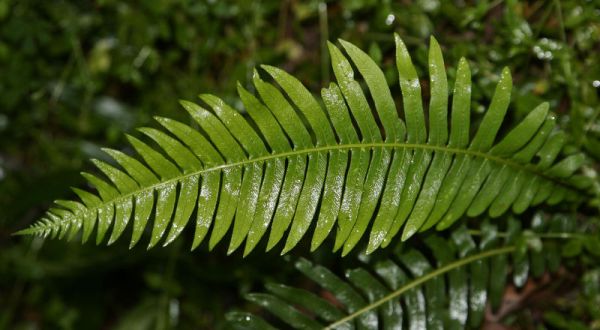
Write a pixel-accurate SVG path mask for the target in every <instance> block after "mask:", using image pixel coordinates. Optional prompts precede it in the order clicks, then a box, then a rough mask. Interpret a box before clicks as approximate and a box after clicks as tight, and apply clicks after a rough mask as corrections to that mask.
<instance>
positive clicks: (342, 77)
mask: <svg viewBox="0 0 600 330" xmlns="http://www.w3.org/2000/svg"><path fill="white" fill-rule="evenodd" d="M340 44H341V46H342V47H341V49H340V48H338V47H336V46H335V45H334V44H332V43H329V44H328V49H329V53H330V57H331V62H332V69H333V73H334V76H335V77H336V80H337V82H335V83H331V84H330V85H329V87H327V88H325V89H323V90H322V91H321V100H319V99H317V98H316V97H315V96H313V94H311V92H310V91H309V90H308V89H307V88H306V87H305V86H304V85H303V84H302V83H301V82H300V81H299V80H298V79H296V78H294V77H293V76H292V75H290V74H288V73H286V72H284V71H282V70H281V69H277V68H274V67H271V66H261V68H262V70H264V72H263V71H261V72H263V74H264V73H265V72H266V74H268V75H269V76H270V78H272V82H267V81H265V80H263V78H261V76H260V73H259V72H258V71H255V72H254V76H253V79H252V80H253V84H254V88H255V89H256V92H257V95H253V94H252V93H250V92H248V91H247V90H246V89H244V88H242V87H241V85H238V94H239V95H240V99H241V101H242V102H241V103H242V104H243V106H244V108H245V110H246V111H245V113H244V112H238V111H237V110H235V109H234V108H233V107H231V106H229V105H227V104H226V103H225V102H224V101H223V100H221V99H219V98H218V97H216V96H213V95H209V94H202V95H201V96H200V100H201V102H202V103H203V105H200V104H196V103H193V102H189V101H181V102H180V103H181V105H182V106H183V108H184V109H185V110H186V111H187V112H188V113H189V114H190V116H191V117H192V119H193V121H194V127H192V125H188V124H184V123H181V122H177V121H174V120H172V119H168V118H160V117H159V118H156V120H157V122H158V123H159V124H160V125H161V126H162V128H161V129H156V128H141V129H140V132H141V133H142V135H143V138H138V137H134V136H127V138H128V140H129V142H130V144H131V145H132V146H133V149H134V150H135V155H126V154H125V153H123V152H120V151H116V150H110V149H106V150H105V151H106V153H107V154H109V155H110V156H111V157H112V158H113V159H114V160H115V162H116V163H115V164H109V163H106V162H101V161H97V160H96V161H94V163H95V164H96V166H97V167H98V169H99V172H102V176H99V175H95V174H85V175H84V177H85V178H86V179H87V181H88V182H89V183H90V184H91V185H92V186H94V187H95V188H96V192H95V193H85V192H83V191H82V190H77V192H76V194H77V195H78V196H79V199H80V200H81V202H78V201H72V203H69V202H64V201H63V202H60V203H57V204H56V205H55V206H54V207H53V208H52V209H51V210H49V211H48V213H47V214H46V215H45V216H44V217H42V219H41V220H40V221H39V222H37V223H35V224H33V225H32V226H31V227H30V228H28V229H25V230H23V231H21V232H20V233H21V234H34V235H39V236H44V237H45V236H50V237H58V238H66V239H71V238H74V237H76V235H77V234H78V233H79V232H81V239H82V241H86V240H88V239H89V237H90V236H91V235H92V234H93V231H94V229H95V230H96V241H97V243H100V242H102V241H104V239H105V238H106V235H107V233H109V231H110V237H109V239H108V244H112V243H114V242H115V241H117V240H118V239H120V238H121V237H122V236H123V233H125V232H128V231H126V229H127V227H128V226H131V227H132V230H131V242H130V247H133V246H134V245H136V244H137V243H138V242H139V240H140V239H141V238H142V236H143V233H144V232H146V231H149V232H150V238H149V243H148V247H149V248H151V247H153V246H155V245H157V244H159V243H161V244H162V245H168V244H170V243H171V242H173V241H174V240H176V239H179V238H180V237H181V234H182V233H183V232H184V231H185V228H186V227H188V226H189V227H191V226H193V227H194V228H195V232H194V236H193V241H192V244H191V246H192V249H195V248H197V247H198V246H199V245H200V244H201V243H202V242H204V241H205V240H208V247H209V249H212V248H214V247H215V245H216V244H218V243H219V242H220V241H221V240H223V239H224V238H225V237H228V238H229V237H230V241H229V247H228V253H233V252H234V251H237V250H238V249H239V248H240V247H241V246H242V245H244V249H243V250H244V251H243V253H244V255H247V254H248V253H250V252H251V251H253V250H254V249H255V248H256V246H257V245H258V244H259V242H260V241H261V240H262V239H264V238H265V237H264V236H266V234H267V231H269V233H268V239H267V244H266V245H267V250H271V249H273V248H274V247H275V246H277V245H279V244H281V246H282V250H281V251H282V253H286V252H288V251H290V250H291V249H293V248H294V247H296V246H297V245H298V244H299V242H300V241H302V240H303V239H305V237H306V236H311V235H312V242H311V249H312V250H314V249H316V248H317V247H319V246H320V245H321V244H322V243H323V242H324V241H325V240H326V239H327V238H328V237H330V236H331V235H335V239H334V240H333V250H335V251H338V250H341V254H342V255H347V254H349V253H350V252H351V251H352V250H354V249H355V247H356V246H357V245H359V244H360V242H361V240H363V238H364V237H365V236H367V237H368V244H367V252H368V253H371V252H373V251H375V250H376V249H378V248H380V247H386V246H388V245H389V244H391V243H392V242H394V241H395V240H397V239H398V234H399V233H401V236H400V239H402V240H407V239H408V238H410V237H412V236H413V235H414V234H415V233H417V232H419V231H427V230H429V229H430V228H432V227H434V226H435V227H436V228H437V229H444V228H447V227H449V226H451V225H452V224H454V223H455V222H456V221H457V220H458V219H460V218H461V217H463V216H465V215H466V216H470V217H476V216H480V215H482V214H483V213H485V212H488V213H489V215H490V216H492V217H498V216H500V215H502V214H505V213H506V212H507V211H508V210H509V209H511V208H512V210H514V211H515V212H516V213H522V212H524V211H525V210H526V209H527V208H528V207H530V206H531V205H538V204H540V203H542V202H547V203H548V204H556V203H559V202H562V201H568V202H570V201H577V199H579V198H580V196H583V195H585V194H586V193H587V192H588V190H589V189H592V188H591V187H590V186H591V185H590V184H588V183H586V182H585V180H584V179H583V178H584V176H582V175H581V174H580V173H579V171H580V169H581V167H582V166H584V165H585V163H586V162H587V160H586V157H585V156H584V155H583V154H581V153H577V152H576V151H569V152H568V154H569V155H568V156H566V157H565V158H562V159H561V158H559V155H561V152H562V149H563V145H564V144H565V140H566V137H565V134H564V133H563V132H561V131H560V130H558V129H557V128H556V123H555V122H556V120H555V116H554V115H553V114H551V113H550V112H549V105H548V104H547V103H542V104H541V105H539V106H538V107H536V108H534V109H533V110H532V111H530V112H529V113H528V115H527V116H526V117H525V118H524V119H523V120H521V121H519V122H518V123H516V126H515V127H514V128H512V129H511V128H510V127H506V129H504V128H505V127H504V126H507V125H505V121H506V120H505V119H506V117H507V114H508V111H509V110H508V109H509V105H510V97H511V90H512V79H511V75H510V73H509V71H508V69H504V70H503V71H502V73H501V75H500V79H499V82H498V85H497V87H496V91H495V93H494V96H493V97H492V100H491V103H490V105H489V107H488V110H487V111H486V113H485V114H484V116H483V118H482V119H481V121H480V124H479V125H478V126H476V127H471V122H470V121H471V118H470V117H471V113H470V109H471V100H470V98H471V87H472V84H471V73H470V70H469V66H468V64H467V61H466V60H465V59H461V60H460V61H459V63H458V68H457V71H456V75H455V77H456V80H455V81H454V84H453V86H454V90H453V93H452V96H451V97H452V102H451V104H450V105H449V102H448V96H449V95H450V93H449V90H448V86H449V82H448V81H447V75H446V69H445V66H446V64H445V62H444V59H443V56H442V52H441V47H440V45H438V43H437V41H436V40H435V39H433V38H432V39H431V42H430V48H429V55H428V69H429V84H428V86H429V89H430V90H429V93H428V95H430V97H429V99H428V104H425V103H424V101H423V97H422V92H423V91H422V88H421V80H420V78H419V77H418V75H417V70H416V69H415V67H414V65H413V62H412V59H411V56H410V54H409V51H408V48H407V47H406V45H405V44H404V42H403V41H402V40H401V39H400V37H399V36H398V35H396V36H395V44H396V52H395V55H396V57H395V59H396V65H395V69H396V71H397V74H398V78H399V84H400V89H401V95H393V94H392V92H391V89H390V87H389V86H388V84H387V82H386V78H385V77H386V75H385V74H384V73H383V71H382V69H381V68H380V67H379V66H378V65H377V64H376V62H375V61H373V60H372V59H371V58H370V57H369V55H367V53H365V52H364V51H362V50H360V49H359V48H358V47H356V46H354V45H352V44H351V43H349V42H346V41H343V40H340ZM355 69H356V70H357V72H356V73H355V71H354V70H355ZM363 86H364V88H363ZM320 101H322V102H320ZM474 116H475V115H474ZM426 119H427V120H426ZM448 123H449V124H448ZM427 125H428V127H427ZM501 127H502V128H503V129H501ZM471 131H473V132H474V135H473V137H472V138H471V135H470V132H471ZM504 132H507V133H506V134H504ZM194 215H195V216H194ZM149 227H152V228H151V229H150V228H149ZM282 242H284V243H282ZM492 263H493V261H492ZM497 266H500V265H497ZM503 269H504V268H503V267H500V270H503ZM413 298H414V299H415V303H418V302H419V299H420V298H419V297H418V295H416V296H414V297H411V299H413ZM459 321H460V322H463V321H462V320H459ZM436 324H437V323H436Z"/></svg>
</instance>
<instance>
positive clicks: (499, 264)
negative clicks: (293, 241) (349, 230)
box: [226, 214, 592, 329]
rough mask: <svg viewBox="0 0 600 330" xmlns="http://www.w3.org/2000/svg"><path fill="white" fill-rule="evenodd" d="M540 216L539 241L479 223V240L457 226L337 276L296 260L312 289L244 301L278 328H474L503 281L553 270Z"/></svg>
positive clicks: (239, 316)
mask: <svg viewBox="0 0 600 330" xmlns="http://www.w3.org/2000/svg"><path fill="white" fill-rule="evenodd" d="M536 217H541V215H539V214H538V215H537V216H536ZM540 219H541V218H539V219H534V221H533V222H534V228H533V230H535V231H542V232H543V233H541V234H539V235H540V236H537V234H534V233H533V232H532V231H531V230H529V231H523V230H522V228H521V227H520V222H518V221H517V220H515V219H511V221H509V224H508V230H507V232H504V233H500V232H498V228H497V227H496V226H494V225H491V224H489V223H484V224H483V226H482V231H481V232H476V233H477V234H480V233H483V235H481V236H479V235H478V236H479V237H476V236H474V235H473V234H472V232H471V231H469V230H467V229H466V228H464V227H460V228H458V229H457V230H455V231H453V232H452V233H451V235H450V237H449V238H448V239H445V238H442V237H441V236H439V235H428V236H427V237H425V239H424V240H423V243H424V244H422V245H419V246H420V247H411V248H408V249H406V246H403V249H397V250H396V251H394V252H393V253H392V255H391V256H390V257H389V258H386V259H383V260H374V261H371V262H368V263H367V264H364V266H361V267H359V268H356V269H351V270H348V271H346V272H345V278H342V277H339V276H338V275H336V274H335V273H334V272H332V271H330V270H329V269H327V268H325V267H323V266H320V265H315V264H312V263H311V262H310V261H308V260H305V259H300V260H299V261H297V262H296V264H295V266H296V268H297V269H298V270H299V271H300V272H301V273H303V274H304V275H305V276H307V277H308V278H310V279H311V281H312V282H314V283H316V284H317V285H318V286H316V287H315V288H313V289H311V290H307V289H300V288H294V287H290V286H287V285H283V284H274V283H269V284H266V290H267V291H268V293H250V294H248V295H246V299H247V300H249V301H250V302H252V303H254V304H257V305H259V306H261V307H263V309H265V310H266V311H268V312H269V313H270V314H273V315H274V316H275V318H276V319H278V320H279V321H281V322H282V323H280V324H281V325H285V328H295V329H355V328H358V329H400V328H402V327H403V326H407V327H408V328H409V329H464V328H479V327H480V326H481V323H482V321H483V318H484V315H485V310H486V306H488V304H489V305H491V307H492V310H497V309H498V307H499V306H500V303H501V302H502V297H503V294H504V288H505V286H506V285H507V283H509V282H511V283H512V284H513V285H515V286H516V287H519V288H520V287H523V286H524V284H525V283H526V281H527V279H528V278H529V277H540V276H541V275H542V274H544V273H546V272H548V271H549V272H555V271H557V270H558V265H560V258H561V252H560V250H557V249H556V244H553V243H557V242H553V241H555V239H554V238H551V239H548V241H545V242H544V244H542V243H541V240H540V237H543V235H544V234H550V235H549V237H556V236H552V235H551V233H550V231H553V230H556V229H557V228H556V226H561V225H562V224H561V221H562V219H560V218H558V217H555V218H551V219H544V220H546V222H547V223H545V224H542V223H541V222H540V221H539V220H540ZM540 225H542V226H543V227H540ZM561 234H562V235H565V233H561ZM566 235H569V234H566ZM575 235H577V234H575ZM590 237H592V236H590ZM544 240H546V239H544ZM571 240H574V239H571ZM558 243H560V242H558ZM413 246H415V245H413ZM556 259H558V263H556V261H555V260H556ZM308 287H312V286H310V285H309V286H308ZM226 317H227V319H228V321H229V325H230V326H231V327H232V328H234V329H268V328H270V327H272V325H270V324H269V323H267V322H266V321H264V320H263V319H261V318H260V317H258V316H256V315H254V314H251V313H246V312H230V313H228V314H227V315H226ZM270 319H271V320H274V319H273V318H270ZM281 325H280V327H281Z"/></svg>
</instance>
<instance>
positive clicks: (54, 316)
mask: <svg viewBox="0 0 600 330" xmlns="http://www.w3.org/2000/svg"><path fill="white" fill-rule="evenodd" d="M476 3H477V4H476V5H475V4H473V3H471V2H470V1H437V0H422V1H376V0H363V1H361V0H347V1H341V2H335V1H200V2H194V1H184V0H170V1H169V0H156V1H150V0H147V1H143V0H139V1H112V0H99V1H41V0H39V1H32V0H0V328H7V329H55V328H56V329H109V328H110V329H112V328H119V329H135V328H138V329H154V328H169V327H173V328H183V329H188V328H190V329H192V328H193V329H197V328H214V327H221V326H222V323H223V314H224V312H225V311H227V310H229V309H231V308H232V307H234V306H237V307H244V302H243V301H242V299H241V298H240V297H241V295H242V294H243V293H245V292H248V290H251V289H254V290H256V289H261V288H262V286H261V283H263V282H264V281H265V280H279V281H281V280H285V281H286V282H288V283H290V282H293V281H294V279H295V278H296V275H294V272H293V271H292V270H291V267H290V266H289V265H288V264H286V263H285V261H284V259H281V258H278V257H277V253H276V252H275V253H270V254H269V255H268V256H266V257H265V256H264V255H263V254H261V253H254V254H253V255H252V256H250V257H249V258H246V259H242V258H241V256H240V255H238V254H235V255H233V256H229V257H227V256H226V255H225V251H224V250H223V249H222V248H217V251H216V252H213V253H208V252H207V251H206V250H207V248H206V246H204V245H203V246H202V247H201V248H200V249H199V250H198V251H195V252H193V253H190V252H189V246H190V243H191V240H190V237H189V235H188V236H187V237H185V238H183V239H180V240H179V241H178V242H177V243H176V244H173V245H172V246H170V247H168V248H164V249H163V248H156V249H154V250H152V251H149V252H147V251H145V249H144V248H143V247H142V246H141V245H139V246H138V247H136V248H135V249H133V251H129V250H128V249H127V246H126V242H125V241H126V240H123V241H121V242H120V243H118V244H116V245H115V246H111V247H108V248H107V247H104V246H103V247H96V246H94V245H93V244H91V243H88V244H85V245H83V246H82V245H80V244H79V243H75V242H72V243H66V242H62V241H60V242H59V241H43V240H40V239H31V238H23V237H13V236H11V234H12V233H13V232H15V231H17V230H19V229H22V228H24V227H26V226H28V225H29V224H30V223H31V222H32V221H34V220H36V218H38V217H39V216H40V215H41V214H42V212H43V211H44V210H45V209H46V208H47V207H48V206H49V205H50V203H51V201H53V200H54V199H58V198H69V197H72V194H71V193H70V192H69V187H70V186H81V185H82V182H83V180H82V179H81V178H80V176H79V174H78V173H79V171H81V170H93V169H92V166H91V164H90V163H89V162H88V161H87V159H89V158H91V157H100V158H102V157H105V156H104V155H102V154H101V153H100V152H99V148H100V147H103V146H109V147H113V148H118V149H127V146H126V144H125V142H124V141H125V139H124V134H123V133H130V134H137V133H136V132H135V127H138V126H144V125H154V126H156V124H154V123H153V122H152V116H157V115H158V116H168V117H173V118H178V119H180V120H183V121H187V122H189V119H188V118H187V116H186V115H185V113H184V111H182V109H181V108H180V107H179V106H178V103H177V100H178V99H189V100H195V98H196V95H197V94H199V93H213V94H216V95H218V96H220V97H222V98H224V99H225V100H227V101H228V102H230V103H231V104H232V105H234V106H236V107H238V108H239V106H240V105H239V102H238V101H237V99H236V97H235V94H234V92H235V88H236V82H237V81H240V82H241V83H242V84H243V85H245V86H246V87H248V88H251V86H250V85H249V81H250V79H249V78H250V77H251V75H252V72H253V69H254V67H255V66H257V65H258V64H261V63H268V64H271V65H275V66H279V67H282V68H284V69H286V70H288V71H289V72H291V73H293V74H294V75H295V76H297V77H298V78H299V79H301V80H302V81H303V82H304V83H305V84H306V85H307V86H308V87H309V88H310V89H311V90H312V91H314V92H318V91H319V89H320V87H321V86H326V83H327V82H328V80H329V75H330V73H329V69H328V68H327V65H328V58H327V55H326V54H325V53H324V52H323V45H324V41H325V40H328V39H329V40H335V39H337V38H343V39H346V40H348V41H351V42H353V43H355V44H357V45H358V46H359V47H361V48H363V49H365V50H368V52H369V53H370V54H371V55H372V56H373V57H374V58H375V60H376V61H378V62H379V63H380V64H381V65H382V66H383V67H384V68H385V71H386V76H387V78H388V80H389V82H390V84H392V85H394V84H395V83H396V81H397V77H396V72H395V71H394V70H393V66H394V63H393V57H392V55H393V54H392V53H393V35H392V33H393V32H397V33H398V34H399V35H400V36H401V37H402V38H403V39H404V41H405V42H406V44H407V46H408V47H409V50H410V51H411V53H412V54H413V61H414V62H415V64H416V65H417V67H418V70H419V74H420V76H421V77H422V78H424V79H425V80H423V84H424V90H425V91H426V90H427V82H426V77H427V76H426V74H425V73H426V71H425V70H424V69H426V59H427V57H426V54H427V53H426V51H427V44H428V38H429V36H431V35H434V36H435V37H436V38H437V39H438V41H439V42H440V44H441V45H442V47H443V49H444V53H445V60H446V65H447V67H448V75H449V78H450V80H451V81H452V80H453V78H454V67H455V66H456V63H457V62H458V59H459V58H460V57H461V56H464V57H466V58H467V59H468V60H469V63H470V64H471V70H472V72H473V81H474V85H475V86H474V96H473V98H474V105H473V110H474V111H475V112H482V111H483V110H484V106H483V105H484V104H486V103H487V102H488V100H489V97H490V94H491V93H492V92H493V89H494V84H495V83H496V81H497V80H498V77H499V73H500V72H501V69H502V67H504V66H509V67H510V68H511V71H512V72H513V75H514V82H515V85H516V87H515V89H514V93H513V104H512V105H513V109H514V110H513V111H512V112H511V116H512V117H513V118H515V119H516V118H519V117H522V116H523V115H524V114H526V113H527V112H528V111H529V110H531V109H532V108H533V107H534V106H535V105H537V104H538V103H539V102H541V101H543V100H547V101H549V102H550V105H551V109H552V110H553V111H554V112H556V113H558V114H559V122H560V123H561V125H562V127H563V128H564V129H566V130H567V131H568V132H569V133H570V136H571V140H570V142H569V143H570V145H571V146H573V147H583V148H585V149H587V150H588V151H589V152H590V153H591V155H593V156H595V157H598V156H599V154H600V143H599V142H598V141H599V137H600V128H599V127H598V125H599V124H598V119H597V117H598V108H599V103H598V91H599V88H598V87H594V81H598V84H599V85H600V58H599V54H600V1H532V2H520V3H517V2H516V1H477V2H476ZM324 54H325V55H324ZM425 94H426V92H425ZM424 97H425V98H427V95H424ZM188 234H189V233H188ZM306 251H307V249H306V248H302V247H301V248H299V249H298V252H296V253H295V254H307V253H306ZM316 258H317V259H319V260H321V261H322V262H329V263H330V265H331V264H333V263H335V265H334V267H335V268H340V267H342V266H343V264H345V263H348V262H349V261H348V260H344V261H339V260H338V259H337V257H332V256H330V255H328V254H327V253H326V251H322V252H319V253H317V255H316ZM336 260H337V261H336ZM250 309H252V308H251V307H250Z"/></svg>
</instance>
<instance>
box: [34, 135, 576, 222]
mask: <svg viewBox="0 0 600 330" xmlns="http://www.w3.org/2000/svg"><path fill="white" fill-rule="evenodd" d="M376 148H382V149H383V148H393V149H396V148H397V149H415V150H416V149H422V150H432V151H437V152H442V153H451V154H456V155H458V154H464V155H469V156H474V157H479V158H482V159H487V160H490V161H493V162H495V163H498V164H501V165H506V166H510V167H512V168H515V169H519V170H523V171H526V172H529V173H531V174H533V175H537V176H540V177H542V178H544V179H546V180H550V181H553V182H555V183H557V184H560V185H563V186H566V187H569V188H571V189H575V190H578V189H577V188H576V187H574V186H572V185H571V184H569V183H568V182H565V181H563V180H559V179H556V178H553V177H550V176H547V175H545V174H544V173H542V172H539V171H536V170H535V169H534V168H533V167H532V166H527V165H524V164H520V163H517V162H515V161H513V160H511V159H507V158H502V157H498V156H494V155H491V154H489V153H485V152H479V151H473V150H469V149H460V148H451V147H448V146H440V145H431V144H422V143H421V144H420V143H406V142H385V141H383V142H364V143H363V142H361V143H348V144H336V145H326V146H315V147H311V148H305V149H296V150H292V151H286V152H280V153H273V154H270V155H266V156H260V157H256V158H248V159H245V160H243V161H238V162H232V163H226V164H223V165H218V166H213V167H209V168H204V169H201V170H198V171H193V172H187V173H183V174H182V175H178V176H175V177H172V178H169V179H166V180H161V181H160V182H159V183H156V184H153V185H150V186H144V187H141V188H140V189H137V190H134V191H132V192H129V193H127V194H122V195H119V196H118V197H116V198H113V199H110V200H108V201H103V202H102V203H101V204H99V205H96V206H95V207H88V208H86V210H87V212H90V211H95V210H98V209H100V208H102V207H104V206H105V205H107V204H110V203H114V202H118V201H122V200H126V199H128V198H131V197H133V196H136V195H137V194H140V193H142V192H144V191H148V190H154V189H159V188H160V187H162V186H166V185H170V184H172V183H174V182H179V181H180V180H183V179H185V178H187V177H191V176H194V175H200V174H203V173H209V172H213V171H220V170H224V169H227V168H234V167H242V166H245V165H248V164H253V163H256V162H265V161H269V160H274V159H279V158H284V159H285V158H288V157H292V156H299V155H306V154H313V153H314V154H316V153H320V152H330V151H335V150H352V149H376ZM45 229H47V228H45V227H44V228H39V231H43V230H45Z"/></svg>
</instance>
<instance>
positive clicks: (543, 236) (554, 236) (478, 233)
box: [469, 229, 589, 239]
mask: <svg viewBox="0 0 600 330" xmlns="http://www.w3.org/2000/svg"><path fill="white" fill-rule="evenodd" d="M469 235H472V236H481V235H483V232H482V231H481V230H476V229H469ZM508 235H509V234H508V233H502V232H501V233H496V236H499V237H508ZM535 236H537V237H539V238H541V239H573V238H586V237H588V236H589V235H586V234H579V233H535Z"/></svg>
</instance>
